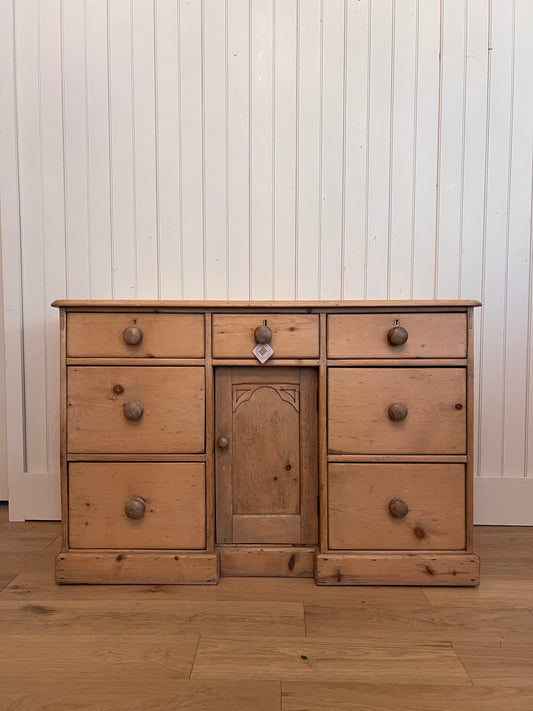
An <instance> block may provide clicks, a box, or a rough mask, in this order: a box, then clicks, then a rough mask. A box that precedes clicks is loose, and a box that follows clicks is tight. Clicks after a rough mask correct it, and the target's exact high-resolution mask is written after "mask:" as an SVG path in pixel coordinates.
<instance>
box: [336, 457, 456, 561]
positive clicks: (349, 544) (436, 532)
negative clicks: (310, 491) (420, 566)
mask: <svg viewBox="0 0 533 711" xmlns="http://www.w3.org/2000/svg"><path fill="white" fill-rule="evenodd" d="M464 506H465V472H464V465H463V464H330V465H329V467H328V529H329V544H328V545H329V548H330V549H333V550H343V549H345V550H367V549H368V550H410V549H413V550H417V549H433V550H460V549H463V548H464V547H465V511H464Z"/></svg>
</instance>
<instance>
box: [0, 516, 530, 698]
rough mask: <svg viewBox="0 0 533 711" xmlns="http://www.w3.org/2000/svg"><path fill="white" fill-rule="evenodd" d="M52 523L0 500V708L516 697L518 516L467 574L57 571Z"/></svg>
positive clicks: (492, 533)
mask: <svg viewBox="0 0 533 711" xmlns="http://www.w3.org/2000/svg"><path fill="white" fill-rule="evenodd" d="M59 546H60V540H59V524H57V523H50V522H42V523H41V522H31V523H24V524H20V523H8V521H7V507H5V506H0V631H1V633H2V638H1V639H2V643H1V645H0V711H45V710H46V711H50V710H51V709H54V710H55V709H64V710H65V711H67V710H70V709H76V711H79V710H81V711H122V710H124V711H126V710H127V711H151V710H152V709H154V710H161V711H163V710H164V711H170V710H174V709H180V710H190V711H192V710H193V709H194V711H204V710H207V709H209V710H210V711H213V710H214V711H230V710H231V711H400V709H401V710H402V711H410V710H411V709H415V708H416V709H420V710H421V711H447V710H448V709H450V710H452V711H463V710H464V711H467V710H468V711H478V710H479V711H500V710H501V709H502V708H504V709H505V710H506V711H530V710H531V709H533V528H514V527H508V528H501V527H478V528H476V530H475V549H476V552H477V553H479V554H480V555H481V558H482V569H481V585H480V587H479V588H410V587H403V588H402V587H381V588H380V587H354V588H348V587H341V588H329V587H328V588H321V587H317V586H315V585H314V582H313V581H312V580H309V579H276V578H268V579H265V578H222V579H221V581H220V584H219V585H217V586H188V585H187V586H168V585H152V586H150V585H141V586H136V585H130V586H105V585H94V586H93V585H83V586H58V585H56V584H55V582H54V571H53V564H54V557H55V555H56V553H57V552H58V550H59Z"/></svg>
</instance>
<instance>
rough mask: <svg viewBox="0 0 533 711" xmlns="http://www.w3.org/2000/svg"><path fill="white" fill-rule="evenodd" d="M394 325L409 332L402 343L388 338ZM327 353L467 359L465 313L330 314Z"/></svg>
mask: <svg viewBox="0 0 533 711" xmlns="http://www.w3.org/2000/svg"><path fill="white" fill-rule="evenodd" d="M396 321H398V323H397V324H396ZM394 325H398V326H401V327H402V328H404V329H405V330H406V331H407V332H408V339H407V341H406V343H404V344H403V345H398V346H393V345H391V344H390V343H389V341H388V339H387V334H388V332H389V329H391V328H392V327H393V326H394ZM327 353H328V358H402V359H403V358H432V357H433V358H465V357H466V315H465V314H462V313H449V314H416V313H415V314H410V313H399V312H396V313H394V312H392V313H390V314H331V315H329V316H328V350H327Z"/></svg>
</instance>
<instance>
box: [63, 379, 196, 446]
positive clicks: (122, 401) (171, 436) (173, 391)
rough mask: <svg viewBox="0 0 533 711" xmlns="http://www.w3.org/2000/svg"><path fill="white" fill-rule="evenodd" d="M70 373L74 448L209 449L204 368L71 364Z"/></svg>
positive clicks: (69, 425) (70, 431)
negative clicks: (207, 442) (206, 444)
mask: <svg viewBox="0 0 533 711" xmlns="http://www.w3.org/2000/svg"><path fill="white" fill-rule="evenodd" d="M67 378H68V386H67V388H68V400H67V450H68V451H69V452H72V453H82V452H83V453H86V452H87V453H91V452H93V453H103V454H104V453H105V454H110V453H118V454H120V453H127V454H133V453H143V452H144V453H149V454H150V453H154V454H155V453H159V454H162V453H200V452H203V451H204V422H205V403H204V390H205V378H204V368H202V367H153V366H123V367H121V366H117V367H113V366H110V367H107V366H106V367H92V366H86V367H73V366H71V367H69V368H68V372H67ZM139 406H140V407H139ZM127 415H128V416H129V417H130V418H132V419H128V417H127ZM135 418H137V419H135Z"/></svg>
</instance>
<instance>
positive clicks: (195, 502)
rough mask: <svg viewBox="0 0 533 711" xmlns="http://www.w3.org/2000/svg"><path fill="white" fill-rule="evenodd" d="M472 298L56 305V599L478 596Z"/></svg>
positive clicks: (69, 302) (120, 302)
mask: <svg viewBox="0 0 533 711" xmlns="http://www.w3.org/2000/svg"><path fill="white" fill-rule="evenodd" d="M478 305H479V304H478V302H474V301H339V302H330V301H294V302H277V301H273V302H238V301H227V302H222V301H212V302H207V301H138V300H135V301H72V300H70V301H56V302H54V304H53V306H56V307H58V308H59V310H60V334H61V336H60V337H61V374H62V375H61V494H62V521H63V523H62V539H63V540H62V550H61V553H60V554H59V555H58V556H57V560H56V580H57V581H58V582H59V583H107V584H109V583H146V584H184V583H188V584H216V583H217V582H218V580H219V576H282V577H309V578H314V579H315V581H316V582H317V584H319V585H373V584H376V585H477V584H478V582H479V559H478V557H477V556H476V555H475V554H474V552H473V550H472V488H473V399H474V394H473V340H474V338H473V312H474V308H475V307H476V306H478Z"/></svg>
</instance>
